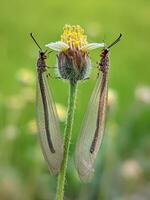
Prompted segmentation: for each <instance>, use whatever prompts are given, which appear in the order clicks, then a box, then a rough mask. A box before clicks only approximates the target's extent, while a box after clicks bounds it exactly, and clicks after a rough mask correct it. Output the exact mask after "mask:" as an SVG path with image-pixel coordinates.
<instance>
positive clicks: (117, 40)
mask: <svg viewBox="0 0 150 200" xmlns="http://www.w3.org/2000/svg"><path fill="white" fill-rule="evenodd" d="M121 37H122V34H121V33H120V35H119V37H118V38H117V39H116V40H115V41H114V42H113V43H111V44H110V45H109V46H108V47H107V48H108V49H110V48H111V47H112V46H114V45H115V44H116V43H118V42H119V41H120V39H121Z"/></svg>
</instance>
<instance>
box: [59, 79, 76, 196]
mask: <svg viewBox="0 0 150 200" xmlns="http://www.w3.org/2000/svg"><path fill="white" fill-rule="evenodd" d="M76 90H77V83H72V82H70V89H69V101H68V113H67V121H66V127H65V134H64V158H63V161H62V164H61V168H60V172H59V176H58V182H57V193H56V200H63V198H64V187H65V180H66V171H67V164H68V157H69V149H70V142H71V136H72V125H73V119H74V110H75V99H76Z"/></svg>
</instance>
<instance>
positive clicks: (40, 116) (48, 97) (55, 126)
mask: <svg viewBox="0 0 150 200" xmlns="http://www.w3.org/2000/svg"><path fill="white" fill-rule="evenodd" d="M31 37H32V39H33V40H34V42H35V43H36V44H37V46H38V47H39V49H40V51H39V58H38V61H37V89H36V110H37V126H38V132H39V136H40V143H41V147H42V151H43V154H44V157H45V159H46V161H47V163H48V166H49V169H50V172H51V173H52V174H57V173H58V172H59V169H60V166H61V162H62V159H63V139H62V137H61V133H60V130H59V123H58V116H57V113H56V108H55V104H54V101H53V98H52V94H51V91H50V88H49V86H48V83H47V66H46V62H45V60H46V58H47V55H46V52H44V51H42V49H41V47H40V46H39V45H38V43H37V42H36V40H35V38H34V37H33V35H32V33H31Z"/></svg>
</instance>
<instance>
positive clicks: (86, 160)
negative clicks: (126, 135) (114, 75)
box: [75, 74, 108, 182]
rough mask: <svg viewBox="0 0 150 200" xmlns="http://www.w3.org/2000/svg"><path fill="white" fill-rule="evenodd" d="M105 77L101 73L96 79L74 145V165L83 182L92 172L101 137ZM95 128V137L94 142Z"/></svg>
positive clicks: (105, 98)
mask: <svg viewBox="0 0 150 200" xmlns="http://www.w3.org/2000/svg"><path fill="white" fill-rule="evenodd" d="M107 78H108V77H107V74H103V75H102V80H101V81H100V78H98V80H97V83H96V85H95V88H94V91H93V93H92V96H91V98H90V102H89V105H88V109H87V112H86V114H85V117H84V120H83V125H82V129H81V134H80V136H79V139H78V142H77V145H76V151H75V165H76V168H77V171H78V174H79V177H80V179H81V180H82V181H84V182H86V181H88V180H89V179H90V178H91V176H92V174H93V172H94V164H95V160H96V157H97V153H98V151H99V148H100V145H101V142H102V138H103V133H104V125H105V112H106V106H107V92H108V91H107V90H108V89H107ZM100 82H101V84H100ZM97 128H98V129H97ZM96 129H97V137H96V141H95V142H94V138H95V134H96ZM92 143H93V145H92ZM91 152H92V153H91Z"/></svg>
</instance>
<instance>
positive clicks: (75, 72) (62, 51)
mask: <svg viewBox="0 0 150 200" xmlns="http://www.w3.org/2000/svg"><path fill="white" fill-rule="evenodd" d="M46 47H49V48H51V49H53V50H55V51H58V52H59V54H58V57H57V59H58V69H59V73H60V75H61V77H62V78H64V79H68V80H70V81H72V82H76V81H77V80H81V79H85V78H86V77H87V74H88V71H89V70H88V69H90V68H91V61H90V58H89V50H92V49H96V48H99V47H104V43H88V42H87V36H86V35H85V34H84V29H83V28H81V27H80V26H79V25H72V26H71V25H65V27H64V31H63V34H62V35H61V41H58V42H51V43H49V44H47V45H46Z"/></svg>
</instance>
